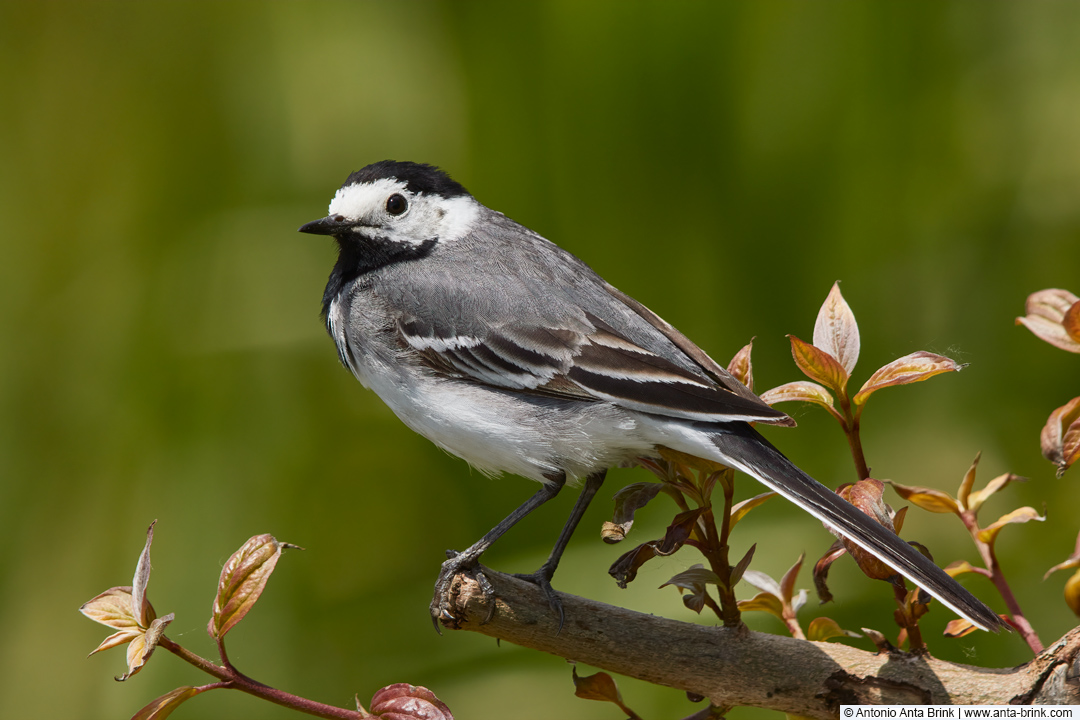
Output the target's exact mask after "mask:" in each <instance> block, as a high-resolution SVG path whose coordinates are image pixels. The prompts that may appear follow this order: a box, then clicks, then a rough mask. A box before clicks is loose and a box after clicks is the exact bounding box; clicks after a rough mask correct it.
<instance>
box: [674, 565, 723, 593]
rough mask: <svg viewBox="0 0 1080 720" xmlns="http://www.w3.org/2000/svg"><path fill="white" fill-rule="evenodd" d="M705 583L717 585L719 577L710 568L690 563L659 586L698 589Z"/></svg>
mask: <svg viewBox="0 0 1080 720" xmlns="http://www.w3.org/2000/svg"><path fill="white" fill-rule="evenodd" d="M706 584H712V585H719V584H720V578H719V577H717V575H716V573H714V572H713V571H712V570H708V569H706V568H705V566H703V565H700V564H698V565H691V566H690V567H688V568H687V569H686V570H683V571H682V572H681V573H678V574H676V575H672V576H671V579H669V580H668V581H667V582H666V583H664V584H663V585H661V586H660V587H667V586H668V585H673V586H675V587H677V588H679V589H681V590H698V589H700V588H703V587H705V585H706Z"/></svg>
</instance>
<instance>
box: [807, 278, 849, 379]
mask: <svg viewBox="0 0 1080 720" xmlns="http://www.w3.org/2000/svg"><path fill="white" fill-rule="evenodd" d="M814 346H815V347H817V348H819V349H821V350H824V351H825V352H827V353H828V354H829V355H831V356H832V357H833V358H834V359H835V360H836V361H837V362H838V363H839V364H840V366H841V367H842V368H844V372H845V373H846V375H847V376H849V377H850V376H851V372H852V371H853V370H854V369H855V363H857V362H858V361H859V325H858V323H856V322H855V314H854V313H852V312H851V308H850V307H849V306H848V304H847V301H846V300H844V296H843V295H841V294H840V283H833V286H832V289H831V290H829V295H828V297H826V298H825V302H824V303H823V304H822V305H821V309H820V310H819V311H818V316H817V321H816V322H815V323H814Z"/></svg>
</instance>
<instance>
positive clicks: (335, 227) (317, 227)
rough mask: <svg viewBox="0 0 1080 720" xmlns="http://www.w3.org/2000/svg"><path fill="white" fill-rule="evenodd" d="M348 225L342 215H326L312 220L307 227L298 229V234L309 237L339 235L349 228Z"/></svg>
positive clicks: (303, 226)
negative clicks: (304, 234)
mask: <svg viewBox="0 0 1080 720" xmlns="http://www.w3.org/2000/svg"><path fill="white" fill-rule="evenodd" d="M349 225H350V223H349V222H348V221H346V220H345V217H344V216H342V215H328V216H327V217H324V218H321V219H319V220H313V221H312V222H309V223H308V224H307V225H302V226H301V227H300V232H302V233H308V234H309V235H339V234H341V233H343V232H345V230H347V229H348V228H349Z"/></svg>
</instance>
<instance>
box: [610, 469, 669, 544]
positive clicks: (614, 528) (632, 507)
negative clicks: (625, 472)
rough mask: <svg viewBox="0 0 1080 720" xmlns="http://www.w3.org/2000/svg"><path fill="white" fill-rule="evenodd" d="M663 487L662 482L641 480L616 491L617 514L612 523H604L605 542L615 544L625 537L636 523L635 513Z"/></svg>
mask: <svg viewBox="0 0 1080 720" xmlns="http://www.w3.org/2000/svg"><path fill="white" fill-rule="evenodd" d="M663 487H664V486H663V484H662V483H651V482H639V483H632V484H630V485H627V486H626V487H624V488H622V489H621V490H619V491H618V492H617V493H615V496H614V498H613V500H614V501H615V515H614V517H613V519H612V522H611V523H604V530H603V531H602V532H601V536H602V537H603V539H604V542H606V543H609V544H612V545H613V544H615V543H617V542H620V541H621V540H622V539H623V538H625V537H626V535H627V533H629V532H630V528H631V527H632V526H633V524H634V513H636V512H637V511H638V510H640V509H641V508H643V507H645V505H646V504H648V503H649V502H650V501H651V500H652V499H653V498H655V497H656V496H657V495H658V494H659V493H660V490H661V489H663Z"/></svg>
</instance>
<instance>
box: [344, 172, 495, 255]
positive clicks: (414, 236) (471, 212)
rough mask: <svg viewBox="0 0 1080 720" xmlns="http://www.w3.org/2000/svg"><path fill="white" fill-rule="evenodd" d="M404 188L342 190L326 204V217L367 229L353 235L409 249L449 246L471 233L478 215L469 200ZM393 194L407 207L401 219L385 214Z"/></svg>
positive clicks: (388, 182)
mask: <svg viewBox="0 0 1080 720" xmlns="http://www.w3.org/2000/svg"><path fill="white" fill-rule="evenodd" d="M406 188H407V185H406V184H405V183H404V182H402V181H400V180H394V179H392V178H380V179H379V180H375V181H374V182H369V183H360V184H356V185H349V186H348V187H343V188H341V189H340V190H338V191H337V194H336V195H334V199H333V200H331V201H330V214H331V215H342V216H344V217H345V218H347V219H349V220H352V221H355V222H358V223H362V224H363V225H365V226H368V227H360V228H357V232H361V233H364V234H367V233H369V232H370V233H372V234H373V235H377V236H378V237H383V238H387V239H389V240H392V241H395V242H405V243H409V244H410V245H420V244H421V243H423V242H425V241H426V240H430V239H431V238H439V240H440V241H441V242H452V241H454V240H457V239H458V238H461V237H463V236H465V235H467V234H469V232H471V230H472V226H473V223H474V222H475V221H476V218H477V216H478V215H479V214H480V204H479V203H477V202H476V200H474V199H473V198H472V197H470V196H468V195H461V196H458V197H454V198H444V197H441V196H439V195H424V194H423V193H420V194H417V193H411V192H409V191H408V190H407V189H406ZM395 193H399V194H401V195H403V196H405V198H406V200H408V203H409V207H408V209H407V210H406V211H405V212H404V213H403V214H401V215H391V214H390V213H389V212H387V210H386V201H387V199H388V198H389V197H390V196H391V195H394V194H395Z"/></svg>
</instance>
